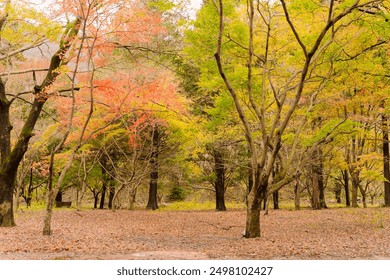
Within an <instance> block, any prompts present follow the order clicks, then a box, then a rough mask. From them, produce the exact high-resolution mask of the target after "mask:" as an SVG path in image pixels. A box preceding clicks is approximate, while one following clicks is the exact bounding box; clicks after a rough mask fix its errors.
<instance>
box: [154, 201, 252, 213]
mask: <svg viewBox="0 0 390 280" xmlns="http://www.w3.org/2000/svg"><path fill="white" fill-rule="evenodd" d="M226 208H227V209H228V210H229V209H244V208H245V204H244V203H232V202H227V203H226ZM160 210H161V211H188V210H198V211H199V210H215V202H212V201H206V202H198V201H196V200H191V201H177V202H173V203H169V204H166V205H164V206H161V207H160Z"/></svg>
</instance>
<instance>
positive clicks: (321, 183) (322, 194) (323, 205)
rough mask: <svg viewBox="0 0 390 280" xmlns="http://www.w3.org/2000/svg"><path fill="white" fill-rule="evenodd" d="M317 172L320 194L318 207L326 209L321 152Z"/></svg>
mask: <svg viewBox="0 0 390 280" xmlns="http://www.w3.org/2000/svg"><path fill="white" fill-rule="evenodd" d="M318 171H319V174H318V175H319V176H318V188H319V192H320V193H319V199H320V207H321V208H325V209H326V208H328V206H326V201H325V184H324V164H323V163H322V152H321V157H320V162H319V169H318Z"/></svg>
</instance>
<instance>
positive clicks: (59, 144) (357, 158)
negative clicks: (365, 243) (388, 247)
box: [0, 0, 390, 238]
mask: <svg viewBox="0 0 390 280" xmlns="http://www.w3.org/2000/svg"><path fill="white" fill-rule="evenodd" d="M188 7H189V3H187V2H180V1H172V2H171V1H169V0H145V1H140V0H77V1H75V0H54V1H47V3H46V5H43V4H39V5H38V4H35V3H34V2H33V1H30V2H29V1H22V0H2V1H1V3H0V62H1V64H0V67H1V70H0V226H1V227H11V226H14V225H15V218H14V213H15V211H17V210H18V208H19V207H22V206H23V207H32V206H33V205H34V204H35V205H42V204H44V205H45V208H46V215H45V219H44V221H43V224H44V226H43V234H44V235H50V233H51V228H50V224H51V217H52V215H53V214H54V215H55V212H54V213H53V208H54V207H55V206H57V207H61V206H70V203H71V206H72V207H73V208H77V209H78V210H82V209H83V208H85V207H88V208H92V207H93V208H98V209H104V208H109V209H113V210H115V209H129V210H135V209H138V208H145V207H146V208H147V209H151V210H156V209H158V208H159V206H161V205H166V204H170V203H174V202H176V201H197V202H205V201H210V200H211V201H215V208H216V210H219V211H225V210H227V207H226V205H227V203H228V202H229V203H235V204H238V205H241V206H242V207H245V208H246V209H247V212H246V229H245V232H244V236H245V237H248V238H251V237H258V236H260V233H261V231H260V212H261V211H260V210H261V209H263V208H264V209H265V211H266V212H267V211H268V207H270V208H272V207H273V208H276V209H277V208H279V207H280V204H282V203H285V204H289V205H291V206H292V207H293V208H295V209H296V210H299V209H300V208H301V207H306V206H310V207H311V208H312V209H314V210H316V209H322V208H327V207H328V206H330V204H331V205H338V206H340V205H342V206H346V207H369V206H370V207H371V206H375V207H382V206H390V167H389V140H388V139H389V135H388V133H389V121H388V120H389V117H390V102H389V101H390V99H389V96H390V95H389V93H390V85H389V82H390V60H389V54H390V1H389V0H362V1H360V0H342V1H334V0H294V1H287V0H280V1H272V0H268V1H266V0H264V1H263V0H247V1H241V0H204V1H203V3H202V5H201V7H200V9H199V10H198V11H196V12H195V11H192V10H189V9H188Z"/></svg>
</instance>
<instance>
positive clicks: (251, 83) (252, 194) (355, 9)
mask: <svg viewBox="0 0 390 280" xmlns="http://www.w3.org/2000/svg"><path fill="white" fill-rule="evenodd" d="M380 2H381V1H367V2H364V3H360V1H355V2H353V3H350V4H349V3H348V4H340V3H339V2H336V1H333V0H331V1H329V3H321V4H317V3H313V2H311V3H310V4H309V3H307V2H306V1H299V2H298V1H297V2H294V3H290V4H289V5H287V3H286V2H285V1H284V0H281V1H280V3H281V8H282V11H283V14H284V16H285V19H286V23H287V25H288V27H287V28H288V29H289V30H290V34H292V35H293V38H294V39H295V44H296V46H298V47H299V49H300V54H298V53H296V54H295V53H294V54H293V56H292V57H294V58H299V60H300V61H302V62H300V63H299V61H296V63H297V62H298V64H296V65H294V66H292V65H290V67H294V70H293V71H291V72H290V74H289V73H286V79H285V80H284V81H283V84H281V82H280V80H281V79H280V73H279V77H278V79H279V81H278V82H277V81H276V80H275V74H274V72H273V70H274V69H275V68H276V67H275V66H274V65H275V61H274V60H271V57H272V55H274V53H272V52H271V51H272V47H273V45H272V41H271V38H272V36H271V32H276V30H277V27H278V26H277V25H273V23H272V21H273V20H275V18H274V14H276V12H275V11H274V10H276V9H278V8H279V7H278V6H277V5H274V4H270V3H262V2H258V4H257V6H255V3H254V1H248V5H247V7H246V11H247V14H248V19H247V20H248V27H249V29H248V43H247V44H245V45H244V46H245V48H244V49H245V50H246V51H247V55H246V56H245V58H246V60H247V61H246V63H245V65H246V66H247V78H246V94H247V95H246V98H247V102H243V101H242V96H241V95H240V93H239V89H238V88H237V85H235V84H234V82H233V81H232V79H231V78H230V74H231V71H230V69H229V68H228V65H229V63H228V60H227V59H226V58H225V56H226V54H225V52H223V50H224V49H226V47H225V46H226V45H229V44H228V43H229V42H228V43H225V42H226V40H224V39H226V38H227V37H228V35H227V34H226V31H225V30H226V27H225V26H226V24H227V23H226V21H225V10H228V11H229V10H230V9H232V6H231V4H230V3H229V4H230V5H229V6H228V5H227V4H224V2H223V1H222V0H220V1H218V5H217V6H216V8H217V12H218V17H219V31H218V38H217V46H216V53H215V55H214V56H215V60H216V63H217V66H218V72H219V74H220V76H221V78H222V80H223V82H224V84H225V86H226V89H227V90H228V91H229V93H230V95H231V97H232V99H233V101H234V104H235V107H236V110H237V114H238V115H239V117H240V120H241V123H242V125H243V127H244V131H245V138H246V140H247V143H248V149H249V154H250V158H251V159H250V161H251V167H252V174H253V179H252V182H253V183H252V185H251V186H249V190H248V204H247V219H246V229H245V237H247V238H252V237H258V236H260V208H261V207H260V205H261V201H262V200H264V199H265V198H266V197H267V196H268V193H269V192H274V191H275V190H276V189H278V188H279V187H280V185H284V184H286V183H287V182H291V181H292V180H294V179H295V178H296V176H297V174H291V175H290V176H286V175H287V174H286V173H285V170H284V168H282V170H283V171H282V172H281V175H282V176H281V177H282V178H284V179H282V180H280V181H278V185H277V186H274V185H272V184H270V182H269V178H270V175H271V173H272V170H273V168H274V165H275V163H276V161H277V158H278V157H279V156H280V150H281V148H282V146H283V141H282V139H283V138H282V136H283V135H284V134H285V132H286V129H287V128H288V126H289V123H290V121H291V119H292V117H293V115H294V112H295V111H296V110H297V107H298V105H299V102H300V101H301V100H302V98H303V97H304V96H305V95H306V96H307V98H310V94H311V95H312V96H313V95H314V94H315V93H313V91H309V92H306V91H305V89H307V88H308V87H307V80H308V77H310V76H311V75H312V73H314V72H315V69H317V68H318V61H319V59H320V58H322V57H323V56H322V55H323V53H324V52H325V51H326V50H327V49H328V47H329V46H331V45H332V44H333V42H334V38H335V37H336V36H337V33H338V31H339V30H340V29H342V28H344V26H345V25H348V24H349V22H350V20H349V19H348V18H347V16H349V15H351V16H360V15H361V13H359V10H363V12H364V11H365V10H366V9H369V8H371V7H373V6H375V5H378V4H379V3H380ZM264 7H265V8H264ZM298 11H299V12H300V13H303V14H305V13H307V12H310V13H311V12H314V11H316V13H318V15H319V14H321V15H322V16H319V17H318V18H323V19H324V20H319V19H318V20H317V22H316V24H315V26H313V29H314V30H311V32H310V35H309V36H308V35H307V34H305V33H304V32H305V28H304V26H307V23H305V20H304V19H305V16H304V15H303V14H301V15H300V21H299V22H298V21H295V22H294V21H293V16H292V15H291V13H294V12H298ZM255 14H256V16H258V18H260V19H262V21H263V24H264V26H265V32H264V33H263V34H266V37H265V38H264V39H263V40H262V42H264V44H263V45H262V46H260V45H259V44H258V43H257V41H256V40H255V36H256V35H257V34H259V33H258V32H256V29H255V28H256V25H255V24H254V20H255ZM316 18H317V17H316ZM278 24H279V27H282V26H283V25H282V23H281V22H278ZM284 28H286V27H284ZM272 34H274V33H272ZM278 34H281V32H279V33H278ZM231 41H233V43H234V40H231ZM230 44H231V43H230ZM259 47H262V50H263V51H262V54H259V53H258V51H257V48H259ZM256 59H258V60H259V63H258V64H260V66H259V67H258V68H257V67H256V65H258V64H256ZM271 63H272V64H273V65H272V67H271ZM282 65H283V64H282ZM283 67H284V68H286V65H285V64H284V65H283ZM279 71H280V70H279ZM256 77H260V81H261V82H260V83H259V82H257V80H255V79H256ZM316 86H317V87H318V88H320V85H318V83H317V85H316ZM314 88H315V87H314ZM318 88H317V89H318ZM311 90H313V86H311ZM267 98H268V100H269V98H271V100H272V101H271V102H270V103H268V102H269V101H268V100H267ZM246 104H249V106H248V107H249V110H250V111H251V112H252V114H254V115H255V117H256V119H257V124H258V126H259V127H260V128H259V130H254V129H253V126H252V125H251V120H250V118H249V114H248V111H247V110H246ZM268 104H270V105H268ZM272 104H275V105H274V106H271V105H272ZM271 110H272V111H271ZM267 111H269V113H268V112H267ZM266 112H267V113H268V114H266ZM271 112H272V115H271ZM258 131H259V132H260V137H257V136H256V134H255V132H258ZM258 143H261V144H260V145H259V144H258ZM291 152H292V154H294V150H291ZM290 158H291V157H290ZM283 173H284V174H283ZM283 175H284V176H283Z"/></svg>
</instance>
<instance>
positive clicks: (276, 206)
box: [272, 191, 279, 209]
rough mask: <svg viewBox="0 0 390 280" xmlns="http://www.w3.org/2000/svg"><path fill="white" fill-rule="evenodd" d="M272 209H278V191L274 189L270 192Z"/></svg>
mask: <svg viewBox="0 0 390 280" xmlns="http://www.w3.org/2000/svg"><path fill="white" fill-rule="evenodd" d="M272 198H273V202H274V209H279V192H278V191H276V192H274V193H273V194H272Z"/></svg>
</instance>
